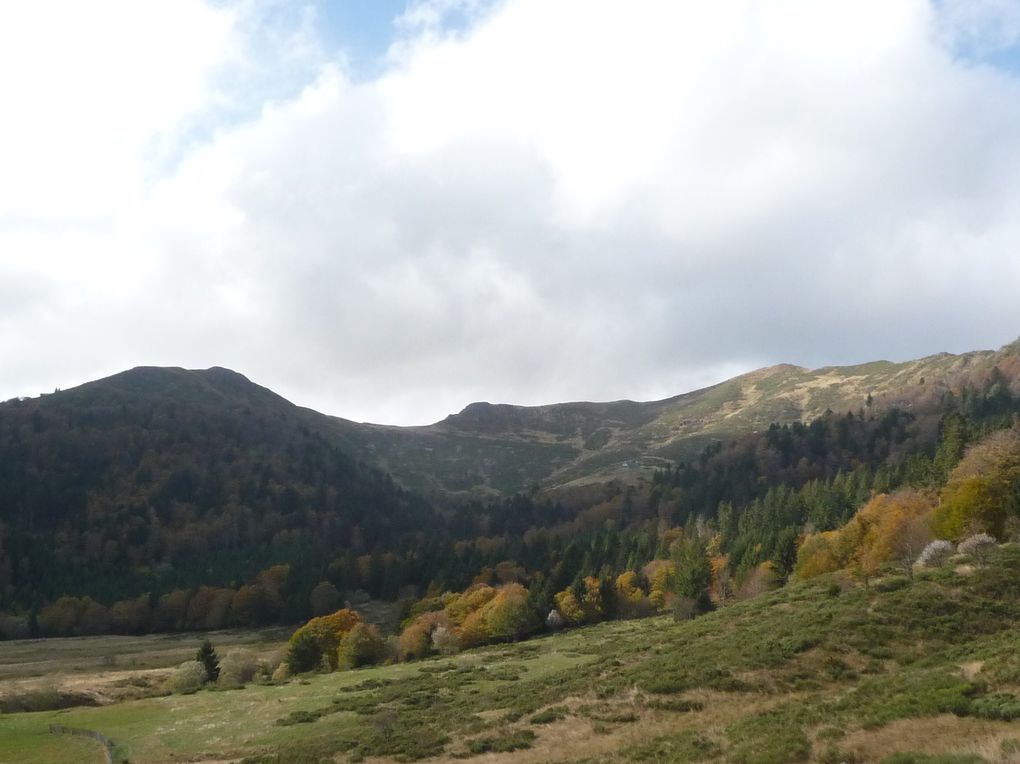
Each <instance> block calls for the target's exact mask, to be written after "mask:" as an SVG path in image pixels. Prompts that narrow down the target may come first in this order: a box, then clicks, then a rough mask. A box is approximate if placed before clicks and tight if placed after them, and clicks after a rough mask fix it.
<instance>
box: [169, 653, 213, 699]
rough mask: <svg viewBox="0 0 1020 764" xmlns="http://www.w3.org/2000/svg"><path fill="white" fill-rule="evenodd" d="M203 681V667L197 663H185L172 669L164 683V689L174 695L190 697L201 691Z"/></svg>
mask: <svg viewBox="0 0 1020 764" xmlns="http://www.w3.org/2000/svg"><path fill="white" fill-rule="evenodd" d="M205 681H206V673H205V666H203V665H202V664H201V663H199V662H198V661H186V662H185V663H182V664H181V665H180V666H178V667H177V668H176V669H174V673H173V674H171V675H170V678H169V679H168V680H167V682H166V688H167V690H169V691H170V692H172V693H174V694H175V695H190V694H191V693H193V692H198V691H199V690H200V689H202V685H203V684H205Z"/></svg>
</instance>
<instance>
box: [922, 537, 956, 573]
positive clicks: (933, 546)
mask: <svg viewBox="0 0 1020 764" xmlns="http://www.w3.org/2000/svg"><path fill="white" fill-rule="evenodd" d="M953 551H954V550H953V542H951V541H946V540H945V539H935V540H934V541H932V542H931V543H929V544H928V546H926V547H925V548H924V549H923V550H922V551H921V554H920V555H919V556H918V558H917V564H918V565H920V566H921V567H924V568H940V567H942V566H943V565H945V564H946V562H947V561H948V560H949V558H950V557H952V555H953Z"/></svg>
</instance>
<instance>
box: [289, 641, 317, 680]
mask: <svg viewBox="0 0 1020 764" xmlns="http://www.w3.org/2000/svg"><path fill="white" fill-rule="evenodd" d="M321 662H322V647H321V646H320V645H319V643H318V641H317V640H316V639H315V637H314V636H312V635H311V634H309V633H308V632H304V633H302V632H301V631H298V632H296V633H295V634H294V636H293V637H291V638H290V646H289V647H288V649H287V659H286V665H287V669H288V670H289V671H290V673H291V674H302V673H304V672H305V671H314V670H315V669H317V668H318V667H319V664H320V663H321Z"/></svg>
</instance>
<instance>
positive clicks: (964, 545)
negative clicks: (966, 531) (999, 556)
mask: <svg viewBox="0 0 1020 764" xmlns="http://www.w3.org/2000/svg"><path fill="white" fill-rule="evenodd" d="M996 546H997V543H996V541H995V539H994V538H993V537H992V536H989V535H988V534H987V533H976V534H975V535H973V536H970V537H969V538H966V539H964V540H963V541H961V542H960V546H959V547H958V548H957V551H959V552H960V554H965V555H969V556H970V557H974V558H977V559H978V560H981V561H984V560H985V558H987V557H988V553H989V552H991V551H992V550H993V549H995V547H996Z"/></svg>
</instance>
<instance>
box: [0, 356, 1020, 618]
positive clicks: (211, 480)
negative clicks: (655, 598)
mask: <svg viewBox="0 0 1020 764" xmlns="http://www.w3.org/2000/svg"><path fill="white" fill-rule="evenodd" d="M1016 349H1017V348H1016V345H1014V346H1011V347H1009V348H1005V349H1003V350H1002V351H999V352H998V353H976V354H969V355H966V356H959V357H956V356H938V357H935V358H933V359H925V360H922V361H918V362H914V363H912V364H901V365H894V364H872V365H870V366H869V367H867V368H861V367H854V368H853V369H851V370H847V369H828V370H819V371H816V372H808V371H805V370H801V369H795V368H793V367H776V368H773V369H769V370H764V371H761V372H756V373H754V374H749V375H745V376H743V377H738V378H736V379H735V380H731V381H730V382H727V383H724V384H723V385H718V386H716V387H713V388H709V389H707V390H702V391H696V392H693V393H689V394H686V395H683V396H679V397H677V398H672V399H669V400H666V401H659V402H651V403H642V404H639V403H632V402H616V403H605V404H594V403H575V404H561V405H553V406H546V407H536V408H520V407H512V406H493V405H489V404H474V405H472V406H469V407H468V408H467V409H466V410H465V411H464V412H461V413H460V414H457V415H454V416H451V417H448V418H447V419H446V420H444V421H443V422H440V423H438V424H436V425H433V426H431V427H424V428H395V427H380V426H375V425H355V424H353V423H350V422H345V421H343V420H338V419H335V418H332V417H328V416H325V415H322V414H319V413H317V412H314V411H311V410H309V409H303V408H300V407H298V406H295V405H293V404H291V403H290V402H288V401H286V400H284V399H283V398H281V397H280V396H278V395H276V394H275V393H273V392H271V391H269V390H267V389H265V388H263V387H260V386H258V385H256V384H254V383H252V382H251V381H249V380H247V379H246V378H245V377H243V376H241V375H240V374H237V373H235V372H231V371H228V370H225V369H216V368H214V369H209V370H205V371H187V370H183V369H157V368H139V369H134V370H131V371H128V372H124V373H122V374H118V375H115V376H113V377H110V378H108V379H104V380H99V381H96V382H91V383H88V384H85V385H82V386H80V387H77V388H74V389H70V390H65V391H61V392H57V393H55V394H53V395H45V396H41V397H39V398H36V399H27V400H13V401H8V402H6V403H3V404H0V616H2V615H3V614H8V615H12V616H13V617H14V618H15V622H7V624H6V625H5V624H4V623H3V622H0V637H2V636H4V635H6V636H11V635H17V634H23V633H32V634H37V633H38V634H47V635H74V634H96V633H107V632H108V631H111V630H112V631H114V632H117V633H129V634H135V633H143V632H145V631H148V630H157V631H167V630H179V629H185V628H195V629H199V628H205V629H216V628H224V627H226V626H231V625H234V626H255V625H265V624H270V623H293V622H295V621H297V620H301V619H304V618H307V617H308V615H309V614H310V612H311V610H312V609H313V608H314V607H317V606H314V605H313V604H312V601H311V594H312V592H313V590H315V589H317V588H321V587H324V588H325V591H326V592H327V596H326V599H327V600H329V601H331V602H332V601H337V600H340V599H342V598H345V597H346V598H351V597H353V598H355V599H357V598H364V597H366V596H369V597H373V598H377V599H386V600H390V601H393V600H396V599H398V598H399V597H401V596H404V597H407V596H419V595H420V594H421V593H422V592H423V591H424V590H425V589H426V588H428V587H430V586H432V587H436V588H440V589H441V590H442V589H450V590H459V589H463V588H464V587H466V586H467V585H468V584H470V583H471V581H472V580H474V579H475V578H476V577H478V576H480V575H481V576H483V577H484V576H490V577H491V576H493V575H494V573H493V571H495V570H496V569H497V567H498V566H500V565H501V564H505V565H504V570H517V569H518V568H519V569H520V572H519V573H515V574H513V575H514V576H516V577H517V578H518V579H519V580H521V581H523V582H525V583H527V584H528V585H529V586H530V587H531V588H532V590H533V591H532V596H533V597H534V600H535V602H534V604H535V605H536V606H538V605H542V606H546V605H548V602H549V598H550V597H551V596H552V594H553V593H555V592H556V591H559V590H561V589H563V588H564V587H565V586H568V585H573V584H576V582H577V581H578V580H580V579H581V578H583V577H585V576H588V575H598V576H604V575H608V573H607V572H606V571H611V572H614V573H620V572H622V571H624V570H627V569H632V570H633V569H638V568H640V567H641V566H642V565H644V564H646V563H648V562H649V561H650V560H651V559H652V558H653V557H654V556H655V554H656V553H657V552H658V553H660V554H664V553H665V552H664V547H663V548H660V547H662V544H663V543H664V542H663V540H662V538H663V536H662V533H663V530H664V529H666V528H669V527H671V526H673V527H678V526H683V525H685V524H687V523H688V522H691V521H693V520H698V521H699V522H703V521H708V522H715V521H716V520H718V523H717V524H718V526H719V528H720V529H721V530H722V531H723V532H722V539H723V540H722V546H721V549H720V551H721V552H723V553H726V554H730V553H731V554H730V557H729V560H730V562H729V566H730V569H731V570H732V572H733V573H734V574H735V575H736V576H737V578H738V579H739V580H743V578H744V577H745V576H746V575H747V574H748V573H749V572H750V571H751V570H753V568H754V567H755V566H757V565H759V564H761V563H763V562H765V561H768V560H772V561H773V562H775V563H776V564H777V565H778V566H779V569H780V571H781V572H786V571H787V570H788V568H789V554H790V546H791V544H792V542H793V540H794V539H796V537H797V535H798V534H799V533H800V532H801V529H802V528H803V527H804V526H805V523H810V524H811V525H812V526H813V527H815V528H817V529H822V530H825V529H831V528H834V527H836V526H837V525H838V524H840V523H842V522H845V521H846V519H848V517H849V515H850V514H851V513H852V512H853V510H854V509H855V508H856V507H857V506H859V504H860V503H861V502H862V501H864V500H865V499H866V498H867V497H868V495H869V494H870V492H872V491H879V492H882V491H887V490H889V489H891V488H895V487H898V486H900V485H903V484H910V485H921V486H925V485H927V486H933V485H936V484H937V483H938V481H939V480H940V479H942V478H944V477H945V469H946V466H947V464H949V462H946V459H947V458H948V456H949V455H952V456H953V458H954V459H955V458H959V449H961V448H962V447H963V446H964V445H965V443H966V442H967V439H968V438H973V437H978V436H980V435H981V434H982V433H985V432H988V431H990V429H994V428H1001V427H1005V426H1008V425H1009V423H1010V421H1012V420H1011V418H1012V416H1013V415H1014V414H1015V412H1016V411H1017V410H1018V407H1020V397H1017V396H1013V395H1012V394H1011V393H1010V392H1009V388H1010V387H1015V386H1016V382H1017V368H1018V365H1017V353H1016ZM922 377H923V378H924V384H922V383H921V379H922ZM835 380H843V381H842V382H837V381H835ZM865 390H868V391H869V392H868V393H867V394H865V392H864V391H865ZM862 395H863V397H864V401H865V403H864V405H863V406H860V405H859V406H857V410H858V412H860V413H858V414H854V415H852V416H850V415H846V414H842V415H835V414H833V415H824V414H823V415H822V416H820V417H818V418H817V419H815V420H813V422H812V423H811V424H810V425H801V424H795V425H793V426H791V427H785V426H782V427H777V426H774V425H772V424H771V423H772V422H773V421H774V420H775V419H776V418H778V419H780V420H782V419H783V417H784V416H790V417H793V416H794V415H795V414H796V416H797V417H800V416H811V415H813V414H815V413H817V412H818V411H819V409H821V411H822V412H824V411H825V410H826V409H827V408H830V407H831V408H837V407H840V406H841V402H845V403H847V407H848V408H849V407H850V405H849V402H850V401H852V400H860V398H861V396H862ZM868 395H871V397H872V402H871V405H870V406H868V404H867V396H868ZM953 396H955V398H953V402H952V404H951V405H950V402H949V401H948V400H947V399H948V398H951V397H953ZM865 409H867V413H866V414H865ZM783 411H786V412H787V414H786V415H784V414H782V412H783ZM949 415H952V416H957V417H963V418H962V419H960V420H959V421H958V422H957V425H956V430H952V428H950V430H951V431H947V430H946V429H945V427H944V426H943V423H944V419H945V417H946V416H949ZM683 417H686V418H683ZM671 422H672V423H673V424H671ZM754 430H761V432H757V433H756V432H754ZM953 432H956V433H957V435H958V436H959V437H956V436H955V435H953ZM724 435H725V436H726V437H725V444H723V443H719V442H718V441H719V440H721V439H722V438H723V436H724ZM949 436H952V437H951V440H952V442H949V441H946V438H947V437H949ZM706 439H708V440H713V441H715V445H714V446H712V448H710V449H708V450H705V449H703V448H702V446H703V445H704V443H705V440H706ZM937 448H939V449H942V452H944V453H943V456H942V457H938V459H937V461H939V465H940V466H939V467H938V469H934V467H935V466H936V465H935V462H934V461H933V459H936V456H937V454H936V449H937ZM696 449H701V450H700V451H697V450H696ZM947 449H948V450H947ZM689 453H698V454H699V456H698V458H697V459H686V456H687V455H688V454H689ZM398 457H399V459H398ZM667 457H669V460H667ZM677 457H684V461H683V463H678V464H676V465H671V464H670V462H671V460H672V459H673V458H677ZM621 458H623V459H624V461H623V462H620V461H618V460H619V459H621ZM656 465H661V466H662V467H663V469H661V470H660V471H659V472H658V473H656V474H653V475H651V476H650V477H651V479H650V480H647V481H643V482H640V481H639V482H638V485H637V486H636V487H635V486H634V485H628V483H633V482H635V478H636V477H638V476H642V475H647V473H648V471H649V469H650V467H651V466H656ZM386 469H390V470H393V474H394V475H395V476H396V477H397V480H396V481H395V480H394V479H393V478H391V477H390V474H389V473H388V472H385V471H384V470H386ZM933 470H934V471H933ZM529 475H530V476H531V477H530V478H529V477H528V476H529ZM543 475H544V476H545V477H544V483H542V482H541V481H542V480H543V478H542V476H543ZM571 475H576V476H577V477H573V478H572V479H568V478H571ZM621 476H623V477H624V478H626V479H618V480H612V479H613V478H619V477H621ZM496 478H498V480H496ZM494 481H495V482H494ZM557 481H559V482H557ZM401 483H402V484H404V486H406V485H412V486H416V487H417V488H418V489H419V490H420V493H419V492H414V491H413V489H408V488H406V487H404V486H401ZM539 484H541V485H544V486H545V487H546V488H547V489H550V490H546V491H540V492H536V493H534V494H531V495H513V496H499V495H498V494H495V498H491V499H490V500H488V501H480V500H479V499H478V497H479V496H486V495H489V496H492V495H494V493H495V489H496V488H497V487H499V488H501V489H502V490H503V491H505V492H509V491H511V490H512V489H515V488H520V487H527V486H528V485H539ZM564 486H567V487H569V488H571V489H572V490H571V492H570V493H569V496H568V495H567V493H566V492H564V491H563V490H562V488H563V487H564ZM556 487H558V488H560V489H561V490H559V491H554V490H551V489H552V488H556ZM426 491H428V493H429V498H428V499H426V498H422V495H421V494H422V493H424V492H426ZM451 494H455V495H451ZM564 497H566V498H564ZM724 506H725V507H727V509H726V511H725V516H723V514H720V508H722V507H724ZM320 593H321V592H320ZM402 593H403V594H402ZM65 595H70V596H72V597H75V598H77V599H74V600H66V599H61V598H62V597H64V596H65ZM320 600H321V598H320ZM36 616H39V621H38V622H36V620H35V619H36ZM0 621H2V619H0ZM12 624H13V625H12Z"/></svg>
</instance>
